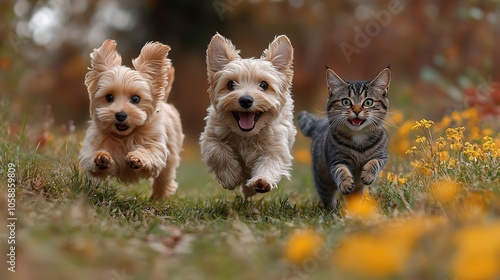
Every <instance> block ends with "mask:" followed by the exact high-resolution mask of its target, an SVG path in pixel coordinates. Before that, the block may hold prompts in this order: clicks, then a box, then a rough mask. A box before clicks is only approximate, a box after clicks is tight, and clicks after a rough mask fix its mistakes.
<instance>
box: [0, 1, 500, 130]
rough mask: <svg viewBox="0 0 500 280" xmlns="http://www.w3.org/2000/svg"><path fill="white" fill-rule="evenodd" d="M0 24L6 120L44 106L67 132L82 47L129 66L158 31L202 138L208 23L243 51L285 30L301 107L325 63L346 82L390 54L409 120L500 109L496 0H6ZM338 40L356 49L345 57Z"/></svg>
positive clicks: (84, 100)
mask: <svg viewBox="0 0 500 280" xmlns="http://www.w3.org/2000/svg"><path fill="white" fill-rule="evenodd" d="M394 7H397V8H398V9H394ZM384 16H385V17H384ZM0 22H1V24H0V37H1V38H3V40H2V44H1V46H0V75H1V76H0V92H1V102H3V104H7V105H9V106H8V107H9V108H10V109H11V110H12V112H13V113H14V112H16V114H10V115H9V118H11V121H12V122H13V123H21V122H22V120H23V118H24V115H26V114H28V115H29V120H28V123H29V125H31V126H34V127H40V130H43V123H44V121H43V120H44V119H46V118H47V117H46V116H47V115H48V114H51V115H52V118H53V121H54V122H55V123H56V124H58V125H59V126H61V128H62V129H68V127H69V126H71V125H72V124H71V123H69V121H70V120H71V121H74V123H75V124H76V126H77V127H78V128H84V127H85V121H86V120H87V119H88V97H87V93H86V89H85V87H84V85H83V80H84V76H85V73H86V68H87V67H88V65H89V53H90V52H91V50H92V49H93V48H95V47H98V46H99V45H100V44H101V42H102V41H103V40H104V39H106V38H113V39H115V40H117V42H118V50H119V52H120V53H121V54H122V56H123V58H124V59H123V61H124V62H125V63H126V64H128V65H130V64H131V63H130V62H131V59H132V58H133V57H135V56H137V55H138V53H139V50H140V48H141V47H142V46H143V44H144V43H145V42H147V41H152V40H158V41H161V42H164V43H166V44H169V45H170V46H171V47H172V52H171V54H170V57H171V58H172V60H173V62H174V65H175V66H176V79H175V83H174V91H173V94H172V96H171V100H170V101H171V102H173V103H174V104H175V105H176V106H177V107H178V108H179V110H180V112H181V115H182V117H183V122H184V127H185V130H186V132H187V134H188V136H190V137H192V139H197V137H198V135H199V132H200V131H201V129H202V127H203V124H204V123H203V117H204V115H205V112H206V111H205V109H206V107H207V106H208V97H207V95H206V90H207V88H208V85H207V82H206V71H205V67H206V66H205V50H206V46H207V44H208V42H209V40H210V38H211V36H213V34H215V32H219V33H221V34H223V35H224V36H227V37H229V38H231V39H232V40H233V42H234V43H235V44H236V46H237V47H238V48H240V49H241V50H242V56H244V57H250V56H259V55H260V53H261V52H262V50H263V49H264V48H265V47H266V46H267V44H268V43H269V42H270V41H271V40H272V39H273V37H274V36H275V35H277V34H287V35H288V36H289V37H290V39H291V41H292V44H293V45H294V47H295V77H294V91H293V92H294V98H295V100H296V107H297V108H296V110H297V111H298V110H301V109H305V108H315V109H317V110H318V111H322V110H323V106H324V105H323V104H324V100H325V97H326V96H325V92H326V86H325V79H324V67H323V65H325V64H327V65H329V66H330V67H331V68H333V69H335V70H336V71H337V73H339V74H340V75H341V76H342V77H345V78H346V79H369V78H371V77H373V75H374V74H375V73H378V71H379V70H380V69H381V68H382V67H384V66H386V65H387V64H389V63H390V64H391V67H392V69H393V82H392V85H391V94H390V96H391V102H392V106H393V108H398V109H400V110H401V111H403V112H405V116H406V117H415V118H421V117H428V118H430V117H441V116H443V115H444V114H445V113H446V112H449V111H452V110H453V109H457V108H462V107H465V106H467V105H472V106H478V107H481V106H483V107H484V106H486V107H487V108H485V109H484V111H485V112H486V114H487V115H493V116H495V115H498V111H499V110H498V106H500V105H499V103H498V100H497V99H498V90H496V91H495V90H491V89H492V88H494V89H497V88H498V86H497V84H495V81H499V80H500V71H499V70H498V69H495V67H494V65H498V64H499V62H500V53H499V52H498V51H496V49H497V47H496V46H498V45H499V43H500V42H499V38H500V36H499V35H500V24H499V22H500V5H499V3H498V2H497V1H470V0H459V1H449V0H448V1H439V2H435V1H399V0H391V1H384V2H377V3H375V2H373V1H361V0H358V1H344V2H334V1H322V0H281V1H266V0H252V1H250V0H241V1H229V0H211V1H194V0H188V1H174V0H167V1H161V0H148V1H133V0H122V1H118V0H78V1H77V0H45V1H36V0H7V1H2V3H1V4H0ZM360 33H362V34H360ZM363 36H364V40H365V41H363V44H360V37H363ZM341 44H344V45H345V44H348V45H350V46H352V48H355V49H356V52H353V53H351V54H350V55H346V54H345V52H343V51H342V49H341V47H340V46H341ZM491 100H492V101H494V102H490V101H491ZM431 102H432V103H431ZM429 104H432V106H429ZM492 104H493V105H492ZM490 107H493V108H490ZM480 111H481V110H480ZM491 112H493V114H491ZM44 116H45V117H44Z"/></svg>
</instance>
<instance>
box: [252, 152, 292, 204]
mask: <svg viewBox="0 0 500 280" xmlns="http://www.w3.org/2000/svg"><path fill="white" fill-rule="evenodd" d="M275 148H277V149H273V151H271V150H270V151H268V152H265V153H263V154H264V155H265V156H262V157H260V158H259V159H258V160H257V162H256V163H255V166H254V168H253V170H252V178H251V179H250V180H248V182H247V183H246V186H247V187H248V188H250V189H253V190H254V191H255V192H258V193H266V192H268V191H270V190H272V189H274V188H277V186H278V182H279V181H280V179H281V176H286V177H290V169H291V166H292V156H291V154H290V151H289V149H288V147H287V146H283V147H276V146H275ZM279 151H281V152H279ZM243 193H244V194H245V193H249V194H251V192H250V191H245V189H243Z"/></svg>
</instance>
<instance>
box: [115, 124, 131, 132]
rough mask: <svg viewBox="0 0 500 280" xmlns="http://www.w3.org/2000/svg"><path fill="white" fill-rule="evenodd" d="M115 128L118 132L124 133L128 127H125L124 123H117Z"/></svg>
mask: <svg viewBox="0 0 500 280" xmlns="http://www.w3.org/2000/svg"><path fill="white" fill-rule="evenodd" d="M115 126H116V129H118V131H125V130H127V129H128V125H126V124H124V123H117V124H116V125H115Z"/></svg>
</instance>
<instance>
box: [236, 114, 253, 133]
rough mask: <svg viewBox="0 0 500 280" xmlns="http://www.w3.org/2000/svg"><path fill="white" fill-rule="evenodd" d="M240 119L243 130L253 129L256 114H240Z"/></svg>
mask: <svg viewBox="0 0 500 280" xmlns="http://www.w3.org/2000/svg"><path fill="white" fill-rule="evenodd" d="M238 116H239V117H240V120H239V124H240V127H241V128H243V129H251V128H252V127H253V126H254V124H255V123H254V119H255V113H248V112H240V113H238Z"/></svg>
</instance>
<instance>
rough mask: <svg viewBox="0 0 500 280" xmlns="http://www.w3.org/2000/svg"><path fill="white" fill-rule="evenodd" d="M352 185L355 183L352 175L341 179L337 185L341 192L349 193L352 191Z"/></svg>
mask: <svg viewBox="0 0 500 280" xmlns="http://www.w3.org/2000/svg"><path fill="white" fill-rule="evenodd" d="M354 187H355V185H354V180H353V179H352V177H347V178H345V180H344V181H342V183H340V185H339V189H340V191H341V192H342V194H348V193H351V192H352V191H354Z"/></svg>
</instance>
